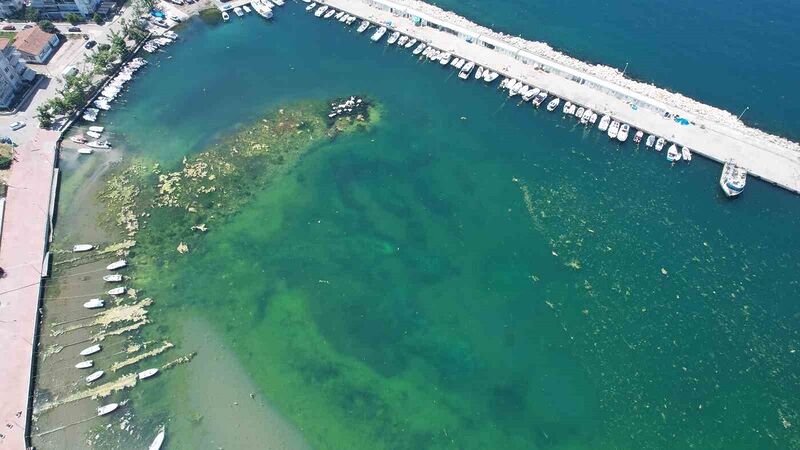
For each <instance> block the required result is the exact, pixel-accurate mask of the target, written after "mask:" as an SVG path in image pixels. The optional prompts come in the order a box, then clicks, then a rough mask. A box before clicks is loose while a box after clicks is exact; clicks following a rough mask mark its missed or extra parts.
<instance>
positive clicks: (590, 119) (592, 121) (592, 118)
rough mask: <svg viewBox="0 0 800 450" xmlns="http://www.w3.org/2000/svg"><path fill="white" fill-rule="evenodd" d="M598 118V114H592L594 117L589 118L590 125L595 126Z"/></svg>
mask: <svg viewBox="0 0 800 450" xmlns="http://www.w3.org/2000/svg"><path fill="white" fill-rule="evenodd" d="M597 117H598V116H597V113H596V112H593V113H592V117H589V123H590V124H592V125H594V124H595V123H597Z"/></svg>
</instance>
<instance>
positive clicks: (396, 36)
mask: <svg viewBox="0 0 800 450" xmlns="http://www.w3.org/2000/svg"><path fill="white" fill-rule="evenodd" d="M398 39H400V33H399V32H397V31H395V32H393V33H392V34H390V35H389V39H387V40H386V43H387V44H389V45H392V44H394V43H395V42H397V40H398Z"/></svg>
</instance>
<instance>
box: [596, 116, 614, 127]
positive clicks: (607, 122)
mask: <svg viewBox="0 0 800 450" xmlns="http://www.w3.org/2000/svg"><path fill="white" fill-rule="evenodd" d="M610 124H611V116H609V115H607V114H606V115H605V116H603V118H602V119H600V125H598V126H597V129H598V130H600V131H607V130H608V126H609V125H610Z"/></svg>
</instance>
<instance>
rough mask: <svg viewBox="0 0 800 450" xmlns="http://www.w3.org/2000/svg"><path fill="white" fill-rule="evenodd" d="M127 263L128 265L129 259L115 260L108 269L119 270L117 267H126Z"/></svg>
mask: <svg viewBox="0 0 800 450" xmlns="http://www.w3.org/2000/svg"><path fill="white" fill-rule="evenodd" d="M127 265H128V262H127V261H125V260H124V259H120V260H119V261H115V262H113V263H111V264H109V265H107V266H106V269H107V270H117V269H121V268H123V267H125V266H127Z"/></svg>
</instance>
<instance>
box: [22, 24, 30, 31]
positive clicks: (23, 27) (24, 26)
mask: <svg viewBox="0 0 800 450" xmlns="http://www.w3.org/2000/svg"><path fill="white" fill-rule="evenodd" d="M28 28H33V25H31V24H29V23H28V24H25V25H23V26H22V29H23V30H27V29H28Z"/></svg>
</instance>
